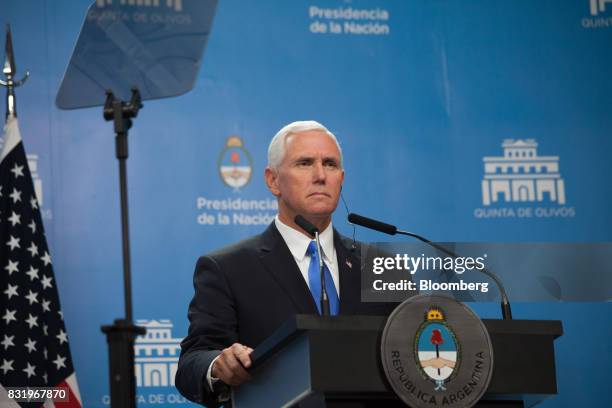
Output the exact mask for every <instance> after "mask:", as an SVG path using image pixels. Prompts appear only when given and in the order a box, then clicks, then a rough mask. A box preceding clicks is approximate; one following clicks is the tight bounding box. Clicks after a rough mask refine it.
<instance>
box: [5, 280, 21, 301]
mask: <svg viewBox="0 0 612 408" xmlns="http://www.w3.org/2000/svg"><path fill="white" fill-rule="evenodd" d="M18 287H19V286H17V285H14V286H13V285H11V284H10V283H9V284H8V288H7V289H6V290H5V291H4V293H5V294H6V296H8V298H9V300H10V299H11V298H12V297H13V296H19V293H17V288H18Z"/></svg>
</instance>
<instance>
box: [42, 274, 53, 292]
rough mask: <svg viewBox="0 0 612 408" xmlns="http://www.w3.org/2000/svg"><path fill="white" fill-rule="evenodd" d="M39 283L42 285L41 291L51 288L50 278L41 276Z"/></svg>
mask: <svg viewBox="0 0 612 408" xmlns="http://www.w3.org/2000/svg"><path fill="white" fill-rule="evenodd" d="M40 283H41V284H42V285H43V289H47V288H51V287H52V286H53V285H51V277H50V276H43V278H42V281H41V282H40Z"/></svg>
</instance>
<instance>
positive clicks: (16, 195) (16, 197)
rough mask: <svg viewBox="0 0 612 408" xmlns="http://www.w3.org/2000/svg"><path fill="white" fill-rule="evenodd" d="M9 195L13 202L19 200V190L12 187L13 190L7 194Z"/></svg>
mask: <svg viewBox="0 0 612 408" xmlns="http://www.w3.org/2000/svg"><path fill="white" fill-rule="evenodd" d="M9 197H11V198H12V199H13V204H15V203H17V201H21V191H19V190H17V189H16V188H14V189H13V192H12V193H11V194H9Z"/></svg>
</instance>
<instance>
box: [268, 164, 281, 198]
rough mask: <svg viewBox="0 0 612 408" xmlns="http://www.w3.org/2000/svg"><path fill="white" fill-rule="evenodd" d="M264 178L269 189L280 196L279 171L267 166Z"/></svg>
mask: <svg viewBox="0 0 612 408" xmlns="http://www.w3.org/2000/svg"><path fill="white" fill-rule="evenodd" d="M264 178H265V180H266V186H268V190H270V192H271V193H272V194H274V196H276V197H278V196H280V189H279V188H278V172H277V171H276V170H273V169H271V168H270V167H266V169H265V170H264Z"/></svg>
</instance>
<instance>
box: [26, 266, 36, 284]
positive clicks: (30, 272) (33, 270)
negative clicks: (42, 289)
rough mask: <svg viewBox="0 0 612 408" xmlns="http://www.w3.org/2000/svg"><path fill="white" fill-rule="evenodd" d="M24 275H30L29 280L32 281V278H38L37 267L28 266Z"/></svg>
mask: <svg viewBox="0 0 612 408" xmlns="http://www.w3.org/2000/svg"><path fill="white" fill-rule="evenodd" d="M26 275H28V276H29V277H30V281H33V280H34V278H36V279H38V269H36V268H35V267H33V266H30V269H28V270H27V271H26Z"/></svg>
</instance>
